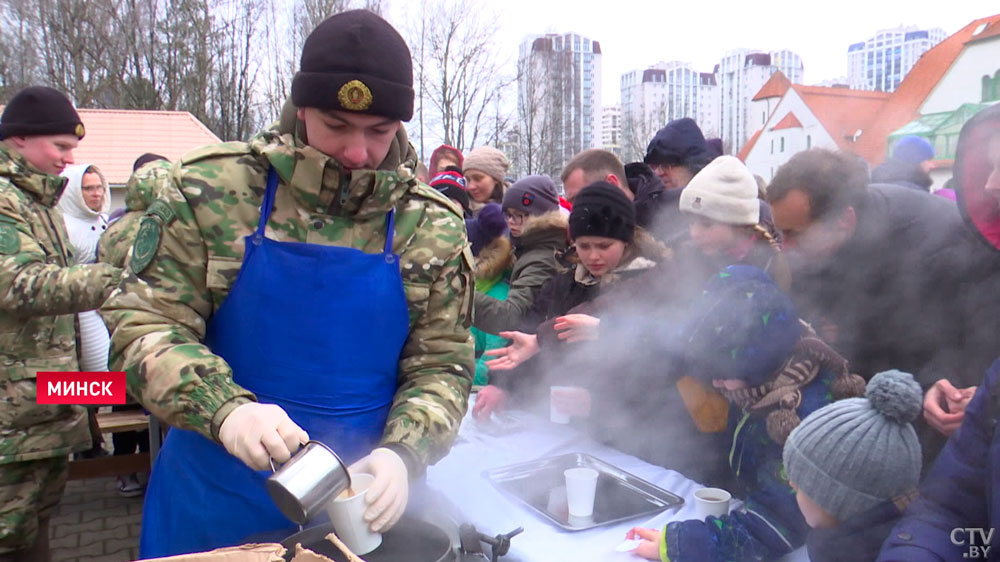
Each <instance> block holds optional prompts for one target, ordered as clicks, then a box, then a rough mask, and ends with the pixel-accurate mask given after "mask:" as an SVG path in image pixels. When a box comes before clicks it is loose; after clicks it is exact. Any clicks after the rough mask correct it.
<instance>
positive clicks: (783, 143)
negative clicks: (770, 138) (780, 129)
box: [778, 137, 785, 152]
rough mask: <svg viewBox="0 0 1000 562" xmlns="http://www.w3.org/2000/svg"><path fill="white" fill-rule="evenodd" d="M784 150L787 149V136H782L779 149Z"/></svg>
mask: <svg viewBox="0 0 1000 562" xmlns="http://www.w3.org/2000/svg"><path fill="white" fill-rule="evenodd" d="M784 151H785V137H781V150H779V151H778V152H784Z"/></svg>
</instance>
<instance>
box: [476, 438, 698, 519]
mask: <svg viewBox="0 0 1000 562" xmlns="http://www.w3.org/2000/svg"><path fill="white" fill-rule="evenodd" d="M576 467H586V468H593V469H594V470H596V471H597V474H598V477H597V494H596V495H595V497H594V515H593V517H589V518H586V519H581V518H578V517H573V516H571V515H570V514H569V507H568V506H567V504H566V481H565V478H564V476H563V471H565V470H566V469H568V468H576ZM483 476H484V477H485V478H486V479H487V480H489V481H490V482H491V483H492V484H493V486H495V487H496V488H497V489H498V490H500V491H501V492H503V493H505V494H507V495H508V496H510V497H511V498H513V499H514V500H515V501H517V502H520V503H522V504H524V505H525V506H527V507H528V508H530V509H532V510H534V511H536V512H538V514H539V515H541V516H542V517H544V518H545V519H548V520H549V521H551V522H552V523H555V524H556V525H557V526H559V527H562V528H563V529H566V530H567V531H582V530H584V529H591V528H593V527H600V526H602V525H609V524H611V523H617V522H618V521H624V520H626V519H632V518H634V517H640V516H643V515H652V514H654V513H657V512H660V511H663V510H664V509H668V508H671V507H676V506H679V505H682V504H683V503H684V498H682V497H680V496H678V495H677V494H672V493H670V492H668V491H666V490H664V489H662V488H659V487H657V486H654V485H652V484H650V483H649V482H646V481H645V480H643V479H641V478H639V477H638V476H635V475H633V474H630V473H628V472H625V471H624V470H621V469H620V468H617V467H615V466H612V465H610V464H608V463H606V462H604V461H602V460H600V459H598V458H595V457H592V456H590V455H588V454H585V453H570V454H567V455H560V456H558V457H550V458H545V459H539V460H535V461H530V462H525V463H520V464H515V465H511V466H504V467H500V468H494V469H492V470H485V471H483Z"/></svg>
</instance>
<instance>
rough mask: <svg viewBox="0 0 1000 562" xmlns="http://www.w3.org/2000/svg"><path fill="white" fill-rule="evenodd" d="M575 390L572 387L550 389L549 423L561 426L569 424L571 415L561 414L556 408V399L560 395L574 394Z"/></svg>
mask: <svg viewBox="0 0 1000 562" xmlns="http://www.w3.org/2000/svg"><path fill="white" fill-rule="evenodd" d="M573 389H574V387H572V386H553V387H552V388H551V389H549V421H551V422H552V423H560V424H567V423H569V415H568V414H564V413H563V412H560V411H559V410H558V409H557V408H556V400H555V397H556V396H557V395H559V394H560V393H566V392H572V391H573Z"/></svg>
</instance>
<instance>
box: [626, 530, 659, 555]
mask: <svg viewBox="0 0 1000 562" xmlns="http://www.w3.org/2000/svg"><path fill="white" fill-rule="evenodd" d="M662 534H663V533H661V532H660V531H657V530H656V529H645V528H643V527H632V529H631V530H629V532H628V534H627V535H625V538H626V539H642V543H640V544H639V546H638V547H636V549H635V550H633V551H632V554H635V555H636V556H641V557H643V558H645V559H646V560H659V559H660V535H662Z"/></svg>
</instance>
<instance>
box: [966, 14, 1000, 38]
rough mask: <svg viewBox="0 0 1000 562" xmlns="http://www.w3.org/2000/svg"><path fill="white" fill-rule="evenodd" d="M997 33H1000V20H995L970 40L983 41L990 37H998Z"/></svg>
mask: <svg viewBox="0 0 1000 562" xmlns="http://www.w3.org/2000/svg"><path fill="white" fill-rule="evenodd" d="M987 19H992V18H987ZM973 31H975V29H973ZM997 35H1000V20H994V21H993V22H991V23H989V24H987V25H986V28H985V29H983V30H982V31H981V32H979V34H978V35H975V36H973V37H972V39H969V41H968V42H969V43H972V42H974V41H982V40H983V39H989V38H990V37H996V36H997Z"/></svg>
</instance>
